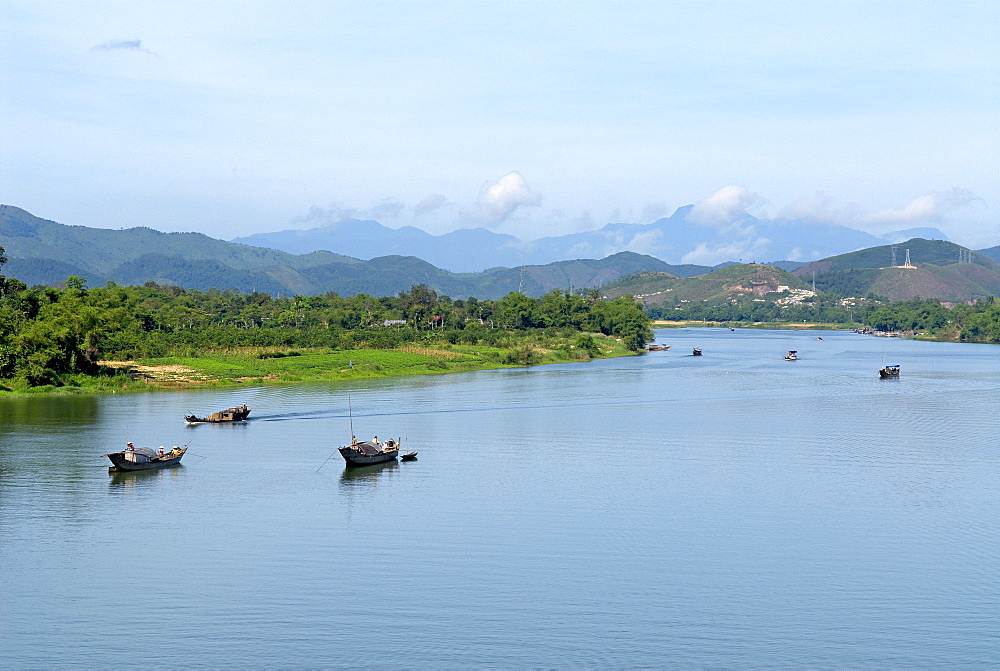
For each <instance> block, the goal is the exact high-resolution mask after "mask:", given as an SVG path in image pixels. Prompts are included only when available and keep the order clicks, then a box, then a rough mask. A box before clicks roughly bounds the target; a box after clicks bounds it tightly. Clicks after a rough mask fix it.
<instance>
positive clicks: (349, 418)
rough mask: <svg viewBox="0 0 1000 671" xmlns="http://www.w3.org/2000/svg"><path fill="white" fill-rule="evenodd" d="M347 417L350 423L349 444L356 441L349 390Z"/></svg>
mask: <svg viewBox="0 0 1000 671" xmlns="http://www.w3.org/2000/svg"><path fill="white" fill-rule="evenodd" d="M347 417H348V421H349V422H350V424H351V444H352V445H353V444H354V443H356V442H358V439H357V438H356V437H355V436H354V411H353V410H352V409H351V392H347Z"/></svg>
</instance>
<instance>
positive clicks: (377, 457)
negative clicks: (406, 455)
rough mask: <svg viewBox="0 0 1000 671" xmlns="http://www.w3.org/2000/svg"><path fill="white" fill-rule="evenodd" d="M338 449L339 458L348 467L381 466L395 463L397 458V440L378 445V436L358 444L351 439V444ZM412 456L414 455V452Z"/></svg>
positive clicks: (354, 439) (355, 439)
mask: <svg viewBox="0 0 1000 671" xmlns="http://www.w3.org/2000/svg"><path fill="white" fill-rule="evenodd" d="M339 449H340V456H342V457H343V458H344V461H346V462H347V465H348V466H368V465H369V464H381V463H382V462H385V461H395V460H396V457H397V456H399V440H398V439H397V440H392V439H389V440H387V441H385V442H382V443H380V442H379V440H378V436H375V437H374V438H372V440H371V441H370V442H369V441H366V440H363V441H361V442H358V439H357V438H354V437H352V438H351V444H350V445H345V446H344V447H341V448H339ZM412 454H414V455H416V452H413V453H412Z"/></svg>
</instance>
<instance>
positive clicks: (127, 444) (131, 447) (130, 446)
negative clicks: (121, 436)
mask: <svg viewBox="0 0 1000 671" xmlns="http://www.w3.org/2000/svg"><path fill="white" fill-rule="evenodd" d="M125 447H127V448H128V449H130V450H134V449H135V445H133V444H132V443H125Z"/></svg>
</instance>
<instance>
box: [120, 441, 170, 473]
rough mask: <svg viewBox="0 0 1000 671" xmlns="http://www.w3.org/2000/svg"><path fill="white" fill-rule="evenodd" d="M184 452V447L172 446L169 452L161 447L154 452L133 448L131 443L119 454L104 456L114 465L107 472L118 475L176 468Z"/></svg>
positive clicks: (145, 448) (147, 449)
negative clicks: (122, 472)
mask: <svg viewBox="0 0 1000 671" xmlns="http://www.w3.org/2000/svg"><path fill="white" fill-rule="evenodd" d="M185 452H187V447H186V446H185V447H177V446H176V445H174V447H173V448H172V449H171V450H170V451H169V452H165V451H164V448H162V447H161V448H160V449H159V451H156V450H153V449H151V448H149V447H135V446H134V445H132V443H128V447H127V449H124V450H122V451H121V452H111V453H110V454H105V455H104V456H106V457H107V458H108V459H110V460H111V463H112V464H114V466H112V467H110V468H109V469H108V471H110V472H112V473H119V472H121V471H148V470H151V469H154V468H170V467H171V466H177V465H179V464H180V463H181V457H183V456H184V453H185Z"/></svg>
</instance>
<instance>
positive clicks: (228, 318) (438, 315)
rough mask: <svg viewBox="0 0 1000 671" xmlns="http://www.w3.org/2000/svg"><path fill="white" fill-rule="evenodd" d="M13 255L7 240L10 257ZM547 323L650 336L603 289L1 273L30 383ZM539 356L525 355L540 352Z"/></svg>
mask: <svg viewBox="0 0 1000 671" xmlns="http://www.w3.org/2000/svg"><path fill="white" fill-rule="evenodd" d="M5 261H6V259H5V258H4V257H3V248H0V264H2V263H4V262H5ZM538 331H544V332H546V333H548V334H549V335H556V334H557V333H558V334H559V335H561V336H563V337H573V338H576V340H575V342H576V343H577V346H578V347H579V348H580V349H581V350H582V351H584V352H588V351H589V352H590V354H591V355H593V354H594V353H595V345H594V341H593V339H589V340H588V337H587V336H586V335H585V333H586V332H592V333H601V334H604V335H608V336H614V337H616V338H619V339H621V340H622V341H623V343H624V344H625V346H626V347H628V348H629V349H631V350H633V351H635V350H639V349H641V348H642V346H643V345H644V344H645V343H646V342H647V341H648V340H651V339H652V333H651V332H650V331H649V326H648V319H647V317H646V316H645V315H644V314H643V313H642V310H641V309H640V307H639V305H638V304H637V303H635V302H634V301H633V300H631V299H630V298H619V299H615V300H611V301H607V300H599V299H598V298H597V297H596V294H595V293H592V294H591V295H590V296H588V297H584V296H579V295H570V294H566V293H563V292H561V291H559V290H554V291H552V292H550V293H548V294H545V295H544V296H542V297H541V298H538V299H535V298H529V297H528V296H525V295H523V294H520V293H512V294H509V295H507V296H506V297H504V298H502V299H500V300H497V301H479V300H476V299H475V298H470V299H468V300H454V301H453V300H451V299H450V298H448V297H447V296H439V295H438V294H437V293H436V292H434V291H433V290H431V289H429V288H428V287H427V286H426V285H419V286H415V287H413V288H412V289H410V290H409V291H404V292H400V293H399V295H397V296H394V297H385V298H376V297H373V296H368V295H366V294H358V295H355V296H351V297H349V298H342V297H340V296H338V295H337V294H335V293H328V294H326V295H324V296H310V297H304V296H294V297H283V298H272V297H271V296H269V295H267V294H264V293H259V292H254V293H249V294H247V293H239V292H236V291H233V290H227V291H218V290H214V289H213V290H209V291H205V292H202V291H198V290H185V289H182V288H180V287H177V286H163V285H159V284H156V283H155V282H147V283H146V284H145V285H144V286H119V285H116V284H114V283H113V282H109V283H108V284H107V285H105V286H104V287H100V288H92V289H90V288H87V286H86V283H85V282H84V280H83V279H82V278H80V277H70V278H69V279H68V280H67V281H66V288H65V289H54V288H51V287H41V286H38V287H28V286H26V285H25V284H24V283H23V282H20V281H18V280H16V279H10V278H6V277H4V276H2V275H0V378H2V379H7V380H18V381H20V382H21V383H22V384H26V385H28V386H38V385H46V384H54V385H58V384H61V383H62V381H63V379H64V377H65V376H67V375H74V374H85V375H95V374H97V373H99V372H100V366H99V364H98V361H101V360H107V359H138V358H148V357H166V356H199V355H204V354H208V353H212V352H223V351H232V350H234V349H236V348H271V349H275V348H289V347H292V348H328V349H332V350H351V349H392V348H397V347H400V346H403V345H406V344H426V343H440V342H443V343H450V344H466V345H475V344H482V345H484V346H505V347H515V346H516V345H517V343H518V342H519V341H524V340H526V339H527V337H528V335H529V334H534V333H536V332H538ZM574 334H575V335H574ZM529 354H530V353H528V352H525V354H524V357H522V359H523V360H522V361H521V362H522V363H533V362H534V361H533V360H532V358H531V356H529ZM510 363H516V361H511V362H510Z"/></svg>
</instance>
